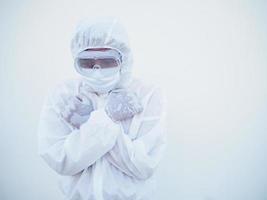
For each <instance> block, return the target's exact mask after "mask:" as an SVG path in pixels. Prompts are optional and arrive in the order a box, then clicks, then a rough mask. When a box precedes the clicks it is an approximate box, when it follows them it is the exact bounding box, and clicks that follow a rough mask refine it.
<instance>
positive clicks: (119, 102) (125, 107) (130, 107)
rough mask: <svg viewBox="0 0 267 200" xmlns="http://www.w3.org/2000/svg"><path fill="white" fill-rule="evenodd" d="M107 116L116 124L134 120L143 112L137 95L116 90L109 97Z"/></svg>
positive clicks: (106, 108)
mask: <svg viewBox="0 0 267 200" xmlns="http://www.w3.org/2000/svg"><path fill="white" fill-rule="evenodd" d="M105 111H106V113H107V115H108V116H109V117H110V118H111V119H112V120H113V121H115V122H118V121H122V120H126V119H129V118H132V117H133V116H134V115H136V114H138V113H140V112H142V111H143V107H142V105H141V103H140V101H139V99H138V97H137V96H136V94H135V93H133V92H129V91H126V90H122V89H121V90H115V91H113V92H111V93H110V94H109V96H108V100H107V104H106V107H105Z"/></svg>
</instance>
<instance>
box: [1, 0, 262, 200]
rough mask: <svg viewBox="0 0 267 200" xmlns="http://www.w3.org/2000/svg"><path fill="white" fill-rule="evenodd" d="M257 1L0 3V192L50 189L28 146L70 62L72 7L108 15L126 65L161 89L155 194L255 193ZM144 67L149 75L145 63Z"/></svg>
mask: <svg viewBox="0 0 267 200" xmlns="http://www.w3.org/2000/svg"><path fill="white" fill-rule="evenodd" d="M266 8H267V4H266V1H265V2H264V1H260V0H255V1H253V0H251V1H236V0H228V1H207V0H206V1H197V0H195V1H174V0H173V1H170V0H164V1H141V0H140V1H131V2H126V1H122V0H120V1H118V0H117V1H116V0H115V1H106V2H104V1H100V0H92V1H88V0H87V1H82V0H76V1H72V2H71V1H63V0H62V1H54V0H46V1H33V0H28V1H26V0H24V1H23V0H17V1H14V0H10V1H8V0H6V1H1V3H0V24H1V29H0V38H1V43H0V70H1V73H0V77H1V79H0V90H1V104H0V110H1V112H0V124H1V135H0V136H1V139H0V158H1V161H0V169H1V170H0V177H1V178H0V199H1V200H2V199H3V200H24V199H25V200H29V199H38V200H47V199H58V200H60V199H62V195H61V193H60V192H59V190H58V188H57V185H56V176H55V175H56V174H55V173H54V172H53V171H52V170H51V169H50V168H48V166H47V165H46V164H45V163H44V162H43V161H42V160H41V159H40V158H39V157H38V155H37V135H36V128H37V124H38V118H39V114H40V109H41V106H42V103H43V100H44V96H45V95H46V93H47V91H48V89H49V88H51V87H53V86H54V85H55V84H56V83H58V82H60V81H62V80H63V79H66V78H69V77H73V76H74V74H75V72H74V69H73V66H72V59H71V54H70V50H69V43H70V37H71V33H72V31H73V28H74V26H75V24H76V22H77V21H78V20H79V19H81V18H82V17H84V16H87V17H90V16H102V15H104V16H117V17H119V18H120V19H121V21H122V22H123V23H124V25H125V26H126V28H127V29H128V31H129V36H130V39H131V44H132V48H133V51H134V56H135V57H134V58H135V64H134V70H135V71H134V73H135V75H136V76H139V77H141V78H144V79H147V80H150V81H156V82H157V83H158V84H159V85H161V86H162V88H163V89H164V92H165V94H166V97H167V101H168V110H167V111H168V132H167V134H168V141H169V146H168V149H167V152H166V156H165V158H164V160H163V162H162V164H161V166H160V168H159V171H158V172H157V176H158V183H159V187H160V190H158V194H157V196H158V200H163V199H167V200H172V199H180V200H264V199H267V193H266V188H267V173H266V169H267V168H266V167H267V162H266V150H267V145H266V142H267V136H266V134H267V123H266V120H267V80H266V78H267V65H266V64H267V39H266V34H267V16H266V14H265V13H266ZM152 73H153V76H151V74H152Z"/></svg>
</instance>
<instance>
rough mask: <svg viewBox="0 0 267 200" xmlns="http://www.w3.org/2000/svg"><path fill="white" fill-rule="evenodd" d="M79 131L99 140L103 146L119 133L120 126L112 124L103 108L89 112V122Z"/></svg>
mask: <svg viewBox="0 0 267 200" xmlns="http://www.w3.org/2000/svg"><path fill="white" fill-rule="evenodd" d="M80 129H81V131H82V132H88V133H90V135H91V136H94V137H96V138H99V140H100V141H101V142H103V144H106V143H107V142H108V141H113V140H114V139H115V138H117V136H118V135H119V133H120V132H121V127H120V124H117V123H115V122H113V121H112V120H111V119H110V118H109V116H108V115H107V114H106V112H105V110H104V109H103V108H101V109H98V110H95V111H93V112H91V116H90V118H89V120H88V121H87V122H86V123H84V124H83V125H82V126H81V128H80Z"/></svg>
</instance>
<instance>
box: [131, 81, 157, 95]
mask: <svg viewBox="0 0 267 200" xmlns="http://www.w3.org/2000/svg"><path fill="white" fill-rule="evenodd" d="M129 89H130V90H132V91H134V92H135V93H136V94H137V95H138V96H140V97H143V96H146V95H147V94H150V93H153V92H154V91H156V90H158V91H160V90H161V88H160V87H159V86H158V85H157V84H156V83H155V82H151V81H147V80H141V79H139V78H136V77H134V78H133V80H132V82H131V84H130V87H129Z"/></svg>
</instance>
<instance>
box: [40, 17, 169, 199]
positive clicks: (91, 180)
mask: <svg viewBox="0 0 267 200" xmlns="http://www.w3.org/2000/svg"><path fill="white" fill-rule="evenodd" d="M71 52H72V55H73V59H74V66H75V69H76V70H77V72H78V74H79V78H76V79H70V80H67V81H64V82H63V83H61V84H59V85H57V86H56V87H55V88H54V89H53V90H51V92H50V93H49V94H48V96H47V97H46V100H45V103H44V106H43V109H42V112H41V117H40V122H39V128H38V153H39V155H40V156H41V157H42V158H43V160H44V161H45V162H46V163H47V164H48V165H49V166H50V167H51V168H52V169H53V170H54V171H56V172H57V173H58V174H59V181H58V185H59V187H60V189H61V191H62V193H63V194H64V197H65V199H67V200H149V199H154V197H153V193H154V192H155V189H156V183H155V176H153V175H154V172H155V171H156V169H157V167H158V166H159V162H160V160H161V159H162V155H163V153H164V149H165V146H166V137H165V129H164V116H165V112H164V107H163V106H164V96H163V95H162V91H161V89H160V88H159V87H158V86H155V85H153V84H147V83H144V82H143V81H141V80H139V79H137V78H134V77H132V75H131V68H132V53H131V49H130V47H129V43H128V39H127V35H126V32H125V29H124V28H123V26H122V25H121V24H120V23H119V22H118V21H117V20H116V19H106V20H103V19H102V20H99V21H94V22H90V21H88V20H84V21H82V22H81V23H80V24H79V25H78V26H77V28H76V30H75V33H74V35H73V38H72V40H71Z"/></svg>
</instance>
